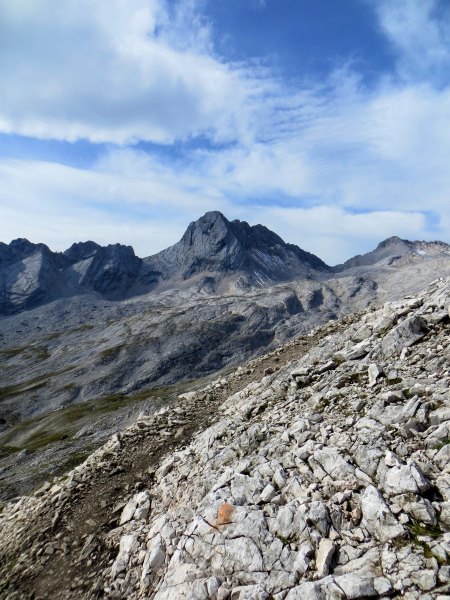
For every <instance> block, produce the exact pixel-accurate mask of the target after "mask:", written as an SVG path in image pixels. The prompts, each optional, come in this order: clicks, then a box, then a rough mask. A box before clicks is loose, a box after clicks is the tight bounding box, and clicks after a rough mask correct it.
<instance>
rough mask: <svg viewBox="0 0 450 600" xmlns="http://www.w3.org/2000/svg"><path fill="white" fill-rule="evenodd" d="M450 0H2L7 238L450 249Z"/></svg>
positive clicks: (349, 252) (3, 227)
mask: <svg viewBox="0 0 450 600" xmlns="http://www.w3.org/2000/svg"><path fill="white" fill-rule="evenodd" d="M449 157H450V2H449V1H448V0H64V2H60V1H59V0H14V2H11V0H0V240H2V241H4V242H7V243H8V242H9V241H11V240H12V239H15V238H18V237H26V238H28V239H29V240H31V241H33V242H44V243H46V244H48V245H49V246H50V247H51V248H52V249H53V250H64V249H65V248H67V247H68V246H70V245H71V244H72V243H73V242H76V241H84V240H88V239H92V240H94V241H97V242H98V243H101V244H107V243H116V242H120V243H123V244H128V245H132V246H133V247H134V249H135V252H136V254H137V255H138V256H149V255H151V254H153V253H155V252H158V251H159V250H161V249H163V248H165V247H167V246H169V245H171V244H173V243H175V242H177V241H178V239H179V238H180V237H181V235H182V234H183V232H184V230H185V229H186V227H187V225H188V224H189V222H191V221H193V220H195V219H197V218H199V217H200V216H201V215H202V214H204V213H205V212H206V211H209V210H220V211H221V212H223V213H224V214H225V216H226V217H227V218H228V219H230V220H232V219H241V220H246V221H248V222H249V223H250V224H256V223H262V224H264V225H266V226H267V227H269V228H270V229H272V230H273V231H275V232H276V233H278V234H279V235H281V237H283V239H285V240H286V241H288V242H291V243H294V244H297V245H299V246H300V247H301V248H303V249H305V250H308V251H309V252H313V253H315V254H317V255H318V256H320V257H321V258H322V259H324V260H325V261H326V262H328V263H329V264H337V263H339V262H342V261H343V260H345V259H347V258H349V257H350V256H353V255H355V254H358V253H362V252H366V251H369V250H371V249H373V248H374V247H375V246H376V245H377V244H378V243H379V242H380V241H381V240H383V239H385V238H387V237H389V236H392V235H398V236H400V237H403V238H407V239H425V240H436V239H440V240H443V241H447V242H450V158H449Z"/></svg>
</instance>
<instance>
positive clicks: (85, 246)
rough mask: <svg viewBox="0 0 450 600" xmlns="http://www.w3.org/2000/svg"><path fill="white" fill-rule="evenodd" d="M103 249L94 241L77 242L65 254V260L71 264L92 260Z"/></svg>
mask: <svg viewBox="0 0 450 600" xmlns="http://www.w3.org/2000/svg"><path fill="white" fill-rule="evenodd" d="M100 248H101V246H99V245H98V244H96V243H95V242H92V241H88V242H76V243H75V244H72V245H71V246H70V248H68V249H67V250H65V251H64V252H63V256H64V258H66V259H67V260H68V261H69V262H71V263H76V262H78V261H80V260H86V259H87V258H91V256H94V254H95V253H96V252H97V251H98V250H99V249H100Z"/></svg>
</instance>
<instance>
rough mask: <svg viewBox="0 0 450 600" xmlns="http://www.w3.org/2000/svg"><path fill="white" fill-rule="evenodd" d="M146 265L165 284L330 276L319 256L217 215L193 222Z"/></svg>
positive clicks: (253, 282)
mask: <svg viewBox="0 0 450 600" xmlns="http://www.w3.org/2000/svg"><path fill="white" fill-rule="evenodd" d="M145 262H146V263H147V264H148V265H151V266H152V268H153V270H155V271H159V272H160V273H161V277H162V279H164V280H165V279H171V278H174V277H175V278H179V279H182V280H187V279H190V278H192V277H195V276H198V275H201V274H206V273H208V274H211V275H215V277H216V279H217V280H222V279H224V278H227V277H230V276H240V277H241V278H242V280H243V281H245V283H246V284H248V285H256V286H258V285H269V284H273V283H278V282H281V281H290V280H292V279H295V278H305V277H307V278H311V277H312V278H314V277H316V276H319V275H321V274H325V273H329V272H331V268H330V267H328V266H327V265H326V264H325V263H324V262H323V261H322V260H320V258H318V257H317V256H314V255H313V254H310V253H308V252H305V251H304V250H301V249H300V248H298V247H297V246H294V245H292V244H286V243H285V242H284V241H283V240H282V239H281V238H280V237H279V236H278V235H277V234H276V233H273V231H270V229H267V227H264V226H263V225H254V226H250V225H249V224H248V223H246V222H245V221H238V220H235V221H228V219H226V218H225V217H224V216H223V214H222V213H220V212H218V211H214V212H207V213H206V214H205V215H203V217H201V218H200V219H198V220H197V221H195V222H193V223H191V224H190V225H189V227H188V228H187V230H186V232H185V234H184V235H183V237H182V238H181V240H180V241H179V242H178V243H177V244H175V245H174V246H171V247H170V248H167V249H166V250H163V251H162V252H160V253H159V254H156V255H155V256H152V257H149V258H147V259H145Z"/></svg>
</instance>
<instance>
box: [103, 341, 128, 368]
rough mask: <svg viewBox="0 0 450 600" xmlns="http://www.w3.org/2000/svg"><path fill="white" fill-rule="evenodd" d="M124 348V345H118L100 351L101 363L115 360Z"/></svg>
mask: <svg viewBox="0 0 450 600" xmlns="http://www.w3.org/2000/svg"><path fill="white" fill-rule="evenodd" d="M124 347H125V344H118V345H117V346H113V347H112V348H107V349H106V350H102V351H101V352H100V359H101V361H102V363H104V364H105V363H110V362H112V361H113V360H115V359H116V358H117V357H118V356H119V353H120V351H121V350H122V348H124Z"/></svg>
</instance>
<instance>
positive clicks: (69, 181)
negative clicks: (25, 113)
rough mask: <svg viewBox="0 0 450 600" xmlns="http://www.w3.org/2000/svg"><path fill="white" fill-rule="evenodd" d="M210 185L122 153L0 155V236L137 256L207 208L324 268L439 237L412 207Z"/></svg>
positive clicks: (170, 239)
mask: <svg viewBox="0 0 450 600" xmlns="http://www.w3.org/2000/svg"><path fill="white" fill-rule="evenodd" d="M219 184H220V182H219V181H214V180H212V179H211V180H208V179H206V178H205V177H202V176H199V177H198V178H195V177H194V176H193V175H192V173H189V172H177V173H175V171H171V170H170V169H169V168H167V167H164V166H162V165H161V164H160V163H158V162H155V161H151V160H149V159H148V158H147V157H145V156H144V155H143V154H141V153H132V152H130V151H126V152H119V153H113V154H111V155H110V156H109V158H105V159H104V160H103V161H102V162H101V164H99V166H98V169H97V170H90V171H86V170H83V169H75V168H69V167H65V166H63V165H59V164H55V163H45V162H29V161H2V162H0V186H1V187H2V189H3V190H5V193H4V195H3V199H2V219H1V221H0V239H2V240H4V241H9V240H10V239H12V238H15V237H28V238H29V239H31V240H32V241H35V242H37V241H44V242H46V243H47V244H49V245H50V247H52V248H54V249H57V250H63V249H65V248H66V247H68V246H69V245H70V244H71V243H73V242H75V241H80V240H86V239H93V240H95V241H97V242H99V243H102V244H106V243H115V242H121V243H124V244H131V245H133V247H134V248H135V251H136V253H137V254H138V255H140V256H147V255H150V254H153V253H155V252H158V251H159V250H161V249H162V248H164V247H167V246H168V245H170V244H172V243H175V242H176V241H178V239H179V238H180V237H181V235H182V233H183V232H184V230H185V228H186V226H187V224H188V223H189V222H190V221H192V220H195V219H197V218H198V217H199V216H200V215H201V214H203V213H204V212H206V211H207V210H221V211H222V212H223V213H224V214H225V215H226V216H228V218H230V219H233V218H239V219H244V220H247V221H249V222H250V223H251V224H256V223H262V224H264V225H266V226H267V227H269V228H271V229H273V230H274V231H276V232H277V233H278V234H280V235H281V236H282V237H283V238H284V239H285V240H286V241H289V242H291V243H295V244H298V245H300V246H301V247H302V248H304V249H306V250H308V251H311V252H314V253H315V254H317V255H319V256H320V257H321V258H323V259H324V260H326V261H328V262H329V263H331V264H335V263H338V262H341V261H343V260H345V259H346V258H349V257H350V256H352V255H354V254H356V253H357V252H362V251H365V250H370V249H371V248H373V247H374V246H375V245H376V244H377V243H378V242H379V241H380V240H382V239H384V238H386V237H388V236H391V235H400V236H403V237H406V238H426V239H434V238H436V237H443V235H436V232H435V230H430V229H429V227H428V224H427V218H426V216H425V215H424V214H422V213H421V212H420V211H408V210H395V211H379V210H374V211H369V212H367V213H360V214H354V213H353V212H352V211H351V210H347V209H345V208H343V207H337V206H332V205H330V204H321V205H318V206H312V207H309V208H300V207H291V208H282V207H275V206H270V205H268V206H267V205H266V206H264V205H263V204H259V205H248V204H247V205H246V204H236V203H234V204H233V203H232V202H230V201H229V200H227V198H226V194H225V193H223V192H221V190H220V185H219ZM23 215H26V218H25V219H24V218H23ZM439 233H440V234H444V232H443V231H440V232H439ZM444 237H445V236H444ZM447 239H448V237H447ZM449 241H450V240H449Z"/></svg>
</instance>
